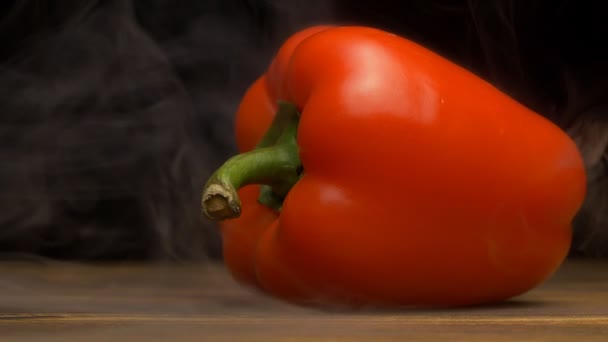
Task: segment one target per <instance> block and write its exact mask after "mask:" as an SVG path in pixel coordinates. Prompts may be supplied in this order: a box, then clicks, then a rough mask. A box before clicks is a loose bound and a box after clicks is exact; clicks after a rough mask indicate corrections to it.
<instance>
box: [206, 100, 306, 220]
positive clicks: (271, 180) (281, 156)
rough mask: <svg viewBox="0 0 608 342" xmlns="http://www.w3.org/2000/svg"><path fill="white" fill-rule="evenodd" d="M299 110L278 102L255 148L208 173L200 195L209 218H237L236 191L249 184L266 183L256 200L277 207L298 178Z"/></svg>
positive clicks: (238, 201) (239, 205)
mask: <svg viewBox="0 0 608 342" xmlns="http://www.w3.org/2000/svg"><path fill="white" fill-rule="evenodd" d="M298 122H299V113H298V111H297V109H296V108H295V106H293V105H291V104H288V103H280V104H279V111H278V113H277V114H276V116H275V119H274V121H273V123H272V125H271V127H270V129H269V130H268V132H267V133H266V135H265V136H264V138H263V139H262V140H261V141H260V143H259V144H258V147H256V149H254V150H252V151H249V152H245V153H242V154H238V155H236V156H234V157H232V158H230V159H228V161H226V162H225V163H224V164H223V165H222V166H221V167H220V168H219V169H218V170H217V171H215V172H214V173H213V175H211V177H210V178H209V180H208V181H207V184H206V185H205V188H204V190H203V196H202V209H203V213H204V214H205V215H206V216H207V217H208V218H210V219H212V220H224V219H229V218H235V217H238V216H239V215H240V213H241V202H240V199H239V196H238V190H239V189H240V188H241V187H243V186H245V185H249V184H262V185H265V186H263V187H262V188H261V193H260V198H259V201H260V202H261V203H262V204H264V205H267V206H269V207H271V208H274V209H280V206H281V204H282V200H283V198H284V197H285V196H286V195H287V193H288V192H289V190H290V189H291V187H293V186H294V185H295V183H297V181H298V179H299V173H298V172H299V170H300V169H301V161H300V158H299V153H298V145H297V143H296V133H297V129H298Z"/></svg>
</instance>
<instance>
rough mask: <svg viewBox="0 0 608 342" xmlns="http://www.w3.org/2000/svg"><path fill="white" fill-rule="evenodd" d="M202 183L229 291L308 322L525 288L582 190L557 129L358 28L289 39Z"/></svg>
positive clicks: (563, 240) (557, 244) (432, 57)
mask: <svg viewBox="0 0 608 342" xmlns="http://www.w3.org/2000/svg"><path fill="white" fill-rule="evenodd" d="M236 122H237V123H236V135H237V143H238V145H239V148H240V150H241V152H242V153H241V154H239V155H237V156H235V157H233V158H231V159H230V160H228V161H227V162H226V163H225V164H224V165H223V166H222V167H221V168H220V169H218V170H217V172H216V173H215V174H214V175H213V176H212V177H211V178H210V179H209V181H208V183H207V185H206V187H205V189H204V192H203V203H202V205H203V211H204V212H205V214H206V215H207V216H208V217H210V218H212V219H215V220H220V221H221V223H220V227H221V231H222V235H223V241H224V256H225V262H226V265H227V267H228V269H229V270H230V271H231V272H232V274H233V275H234V277H235V278H236V279H238V280H239V281H241V282H243V283H247V284H250V285H252V286H255V287H257V288H259V289H260V290H262V291H264V292H265V293H268V294H270V295H273V296H277V297H279V298H281V299H283V300H286V301H290V302H293V303H298V304H303V305H321V306H334V305H338V306H348V307H350V306H364V305H371V306H402V305H404V306H410V305H411V306H444V307H445V306H462V305H475V304H485V303H492V302H497V301H502V300H506V299H509V298H511V297H514V296H517V295H520V294H522V293H524V292H526V291H528V290H530V289H532V288H534V287H535V286H538V285H539V284H540V283H542V282H543V281H544V280H546V279H547V278H548V277H550V276H551V275H552V274H553V273H554V272H555V271H556V269H557V268H558V267H559V266H560V264H561V263H562V262H563V260H564V259H565V257H566V256H567V253H568V250H569V247H570V243H571V222H572V220H573V217H574V215H575V214H576V212H577V211H578V210H579V208H580V206H581V205H582V202H583V199H584V196H585V191H586V185H585V184H586V180H585V170H584V166H583V161H582V159H581V156H580V153H579V151H578V149H577V147H576V146H575V144H574V143H573V141H572V140H571V139H570V138H569V137H568V136H567V135H566V134H565V133H564V132H563V131H562V130H560V129H559V128H558V127H557V126H555V125H554V124H552V123H551V122H549V121H548V120H546V119H545V118H543V117H542V116H540V115H538V114H537V113H535V112H533V111H531V110H530V109H528V108H526V107H524V106H523V105H521V104H519V103H518V102H516V101H515V100H513V99H511V98H510V97H508V96H506V95H505V94H504V93H502V92H501V91H499V90H497V89H496V88H495V87H493V86H492V85H490V84H489V83H487V82H485V81H483V80H482V79H480V78H478V77H477V76H475V75H474V74H472V73H471V72H469V71H467V70H465V69H464V68H462V67H459V66H458V65H456V64H454V63H452V62H450V61H448V60H446V59H444V58H442V57H441V56H439V55H437V54H435V53H433V52H432V51H430V50H428V49H426V48H424V47H422V46H420V45H418V44H416V43H414V42H411V41H409V40H407V39H405V38H402V37H398V36H396V35H394V34H391V33H388V32H384V31H381V30H378V29H374V28H368V27H354V26H348V27H329V26H317V27H312V28H309V29H306V30H303V31H301V32H298V33H296V34H295V35H293V36H292V37H291V38H290V39H288V40H287V41H286V42H285V43H284V45H283V46H282V47H281V49H280V50H279V51H278V53H277V55H276V56H275V58H274V60H273V62H272V63H271V65H270V66H269V68H268V70H267V72H266V73H265V74H264V75H262V76H261V77H260V78H259V79H258V80H257V81H255V82H254V84H253V85H252V86H251V87H250V88H249V89H248V91H247V92H246V94H245V95H244V97H243V99H242V102H241V104H240V107H239V110H238V113H237V117H236Z"/></svg>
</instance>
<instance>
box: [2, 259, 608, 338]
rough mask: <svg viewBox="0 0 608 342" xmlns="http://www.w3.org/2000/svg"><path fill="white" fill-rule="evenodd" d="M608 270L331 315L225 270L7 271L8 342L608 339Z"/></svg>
mask: <svg viewBox="0 0 608 342" xmlns="http://www.w3.org/2000/svg"><path fill="white" fill-rule="evenodd" d="M607 337H608V264H607V263H600V262H590V261H586V262H582V261H569V262H568V263H566V264H565V265H564V266H563V267H562V269H561V270H560V271H559V272H558V273H557V274H556V275H555V276H554V277H553V278H552V279H550V280H549V281H548V282H547V283H545V284H543V286H541V287H539V288H537V289H535V290H533V291H531V292H529V293H527V294H525V295H523V296H521V297H519V298H516V299H515V300H513V301H510V302H508V303H505V304H503V305H498V306H491V307H478V308H467V309H457V310H413V309H412V310H393V311H371V310H367V311H360V312H350V313H349V312H322V311H319V310H313V309H305V308H299V307H295V306H291V305H288V304H285V303H282V302H279V301H276V300H274V299H272V298H269V297H266V296H263V295H261V294H259V293H256V292H253V291H251V290H249V289H247V288H244V287H242V286H240V285H239V284H236V283H235V282H234V281H233V280H232V279H231V278H230V277H229V275H228V274H227V273H226V272H225V270H224V269H223V268H222V267H221V266H219V265H181V266H176V265H154V266H151V265H114V266H91V265H88V266H87V265H75V264H63V263H57V264H25V263H10V264H9V263H5V264H0V341H5V340H7V341H42V340H44V341H56V340H57V341H60V340H61V341H63V340H66V339H68V340H72V339H73V340H83V341H107V340H112V341H122V340H125V341H139V340H142V341H143V340H145V341H166V340H176V341H182V340H183V341H201V340H202V341H215V340H218V341H224V340H225V341H232V340H235V339H236V340H247V341H275V340H280V341H281V340H284V341H309V340H313V339H314V340H316V341H317V340H320V341H330V340H331V341H334V340H340V341H389V340H403V339H405V338H407V339H408V340H436V339H439V338H441V339H443V338H448V339H450V340H454V339H457V340H460V339H462V340H467V341H475V340H485V341H487V340H488V339H493V340H513V339H520V338H523V339H528V340H529V339H533V340H538V341H545V340H552V341H568V340H573V339H578V338H584V340H602V341H603V340H608V339H606V338H607Z"/></svg>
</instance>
